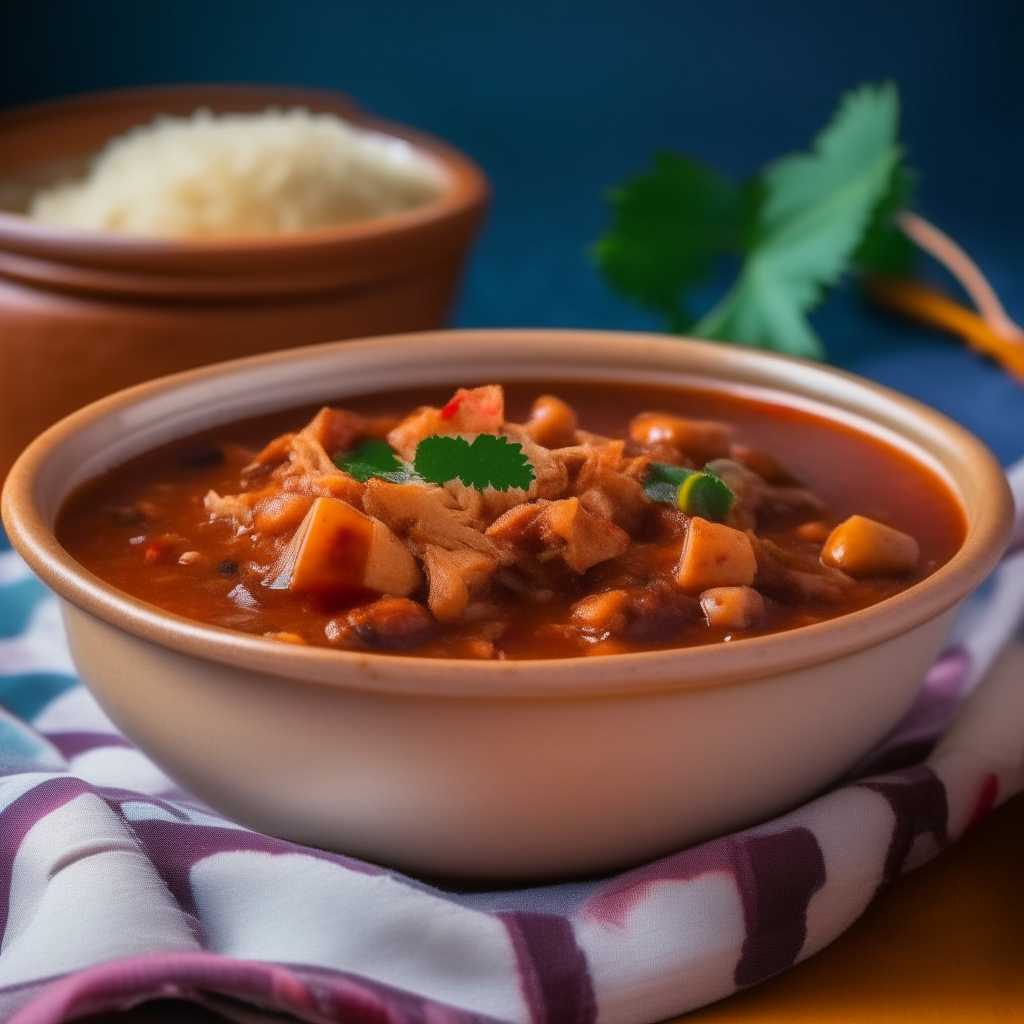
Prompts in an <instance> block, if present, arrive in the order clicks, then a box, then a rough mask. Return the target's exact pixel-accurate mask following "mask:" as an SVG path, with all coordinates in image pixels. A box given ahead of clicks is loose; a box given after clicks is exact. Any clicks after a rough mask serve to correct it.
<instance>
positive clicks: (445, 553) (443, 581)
mask: <svg viewBox="0 0 1024 1024" xmlns="http://www.w3.org/2000/svg"><path fill="white" fill-rule="evenodd" d="M423 564H424V565H425V567H426V570H427V580H428V582H429V585H430V593H429V596H428V597H427V605H428V606H429V608H430V610H431V611H432V612H433V613H434V618H435V619H437V621H438V622H455V621H457V620H458V619H460V618H462V617H463V615H464V613H465V612H466V609H467V608H468V607H469V605H470V602H471V601H472V600H473V599H474V598H476V597H478V596H480V594H481V593H482V592H483V591H484V590H485V589H486V586H487V583H488V581H489V579H490V576H491V573H493V572H494V570H495V569H496V568H497V567H498V562H497V559H494V558H491V557H490V556H488V555H485V554H483V552H481V551H474V550H472V549H465V548H464V549H462V550H461V551H449V550H448V549H446V548H442V547H438V546H437V545H436V544H428V545H427V549H426V551H425V553H424V556H423Z"/></svg>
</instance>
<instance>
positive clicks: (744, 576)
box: [675, 516, 757, 593]
mask: <svg viewBox="0 0 1024 1024" xmlns="http://www.w3.org/2000/svg"><path fill="white" fill-rule="evenodd" d="M756 572H757V559H756V558H755V556H754V548H753V546H752V545H751V543H750V538H749V537H748V536H747V535H746V534H745V533H743V532H742V531H741V530H734V529H732V527H730V526H725V525H723V524H722V523H712V522H710V521H709V520H707V519H701V518H700V516H694V517H693V518H692V519H691V520H690V525H689V528H688V529H687V531H686V539H685V540H684V542H683V554H682V557H681V558H680V560H679V566H678V568H677V569H676V574H675V580H676V584H677V585H678V586H679V587H681V588H682V589H683V590H687V591H692V592H696V593H699V592H700V591H703V590H710V589H712V588H714V587H733V586H739V587H742V586H750V584H752V583H753V582H754V575H755V574H756Z"/></svg>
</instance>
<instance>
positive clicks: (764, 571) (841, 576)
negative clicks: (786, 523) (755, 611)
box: [751, 536, 855, 604]
mask: <svg viewBox="0 0 1024 1024" xmlns="http://www.w3.org/2000/svg"><path fill="white" fill-rule="evenodd" d="M751 543H752V545H753V548H754V554H755V556H756V558H757V576H756V577H755V578H754V585H755V586H756V587H757V589H758V590H759V591H760V592H761V593H762V594H765V595H767V596H768V597H772V598H774V599H775V600H777V601H780V602H782V603H788V604H793V603H799V602H801V601H814V602H818V603H825V604H832V603H834V602H836V601H838V600H839V599H840V598H841V597H842V595H843V593H844V591H847V590H849V588H850V587H852V586H854V585H855V584H854V582H853V580H852V579H851V578H850V577H849V576H847V575H846V573H844V572H840V571H839V570H838V569H833V568H830V567H829V566H826V565H823V564H822V562H821V561H820V560H819V559H818V558H814V557H810V556H808V555H805V554H802V553H800V552H797V551H790V550H787V549H786V548H783V547H780V546H779V545H778V544H776V543H775V542H774V541H771V540H769V539H768V538H766V537H753V536H752V537H751Z"/></svg>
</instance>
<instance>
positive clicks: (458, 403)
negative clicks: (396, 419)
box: [387, 384, 505, 462]
mask: <svg viewBox="0 0 1024 1024" xmlns="http://www.w3.org/2000/svg"><path fill="white" fill-rule="evenodd" d="M504 422H505V389H504V388H502V387H501V386H500V385H498V384H487V385H484V386H483V387H479V388H473V389H471V390H467V389H466V388H459V390H458V391H456V392H455V395H454V396H453V397H452V400H451V401H450V402H449V403H448V404H447V405H446V406H444V408H442V409H437V408H435V407H434V406H431V405H422V406H420V407H419V408H418V409H417V410H416V411H415V412H413V413H412V414H411V415H409V416H406V417H405V419H404V420H402V421H401V423H399V424H398V426H397V427H395V428H394V429H393V430H391V431H390V432H389V433H388V438H387V440H388V444H389V445H391V447H392V448H394V449H395V451H396V452H398V454H399V455H401V456H402V458H403V459H405V461H406V462H412V460H413V457H414V456H415V454H416V446H417V445H418V444H419V443H420V441H422V440H423V439H424V438H426V437H430V436H431V435H433V434H442V435H449V434H461V435H473V434H499V433H501V427H502V424H503V423H504Z"/></svg>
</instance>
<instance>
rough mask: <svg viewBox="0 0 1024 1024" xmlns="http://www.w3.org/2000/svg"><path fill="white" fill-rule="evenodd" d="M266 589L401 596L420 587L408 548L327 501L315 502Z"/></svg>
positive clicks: (369, 521) (348, 508)
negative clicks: (363, 592)
mask: <svg viewBox="0 0 1024 1024" xmlns="http://www.w3.org/2000/svg"><path fill="white" fill-rule="evenodd" d="M271 577H272V579H271V580H270V581H269V583H268V585H269V586H271V587H275V588H282V589H283V588H287V589H288V590H293V591H296V592H301V593H317V594H324V595H343V594H347V593H359V592H362V591H366V590H372V591H376V592H377V593H379V594H392V595H394V596H396V597H407V596H408V595H409V594H411V593H412V592H413V591H414V590H415V589H416V587H417V586H418V585H419V582H420V570H419V567H418V566H417V564H416V560H415V558H413V556H412V554H411V553H410V552H409V550H408V548H406V547H405V545H404V544H403V543H402V542H401V541H400V540H399V539H398V538H397V537H396V536H395V535H394V534H393V533H392V532H391V531H390V530H389V529H388V528H387V527H386V526H385V525H384V524H383V523H382V522H380V521H379V520H377V519H371V518H370V517H369V516H365V515H363V514H362V512H358V511H357V510H356V509H354V508H352V506H351V505H345V504H343V503H342V502H340V501H334V500H333V499H332V498H317V499H316V501H314V502H313V505H312V506H311V507H310V510H309V512H307V513H306V518H305V519H304V520H303V521H302V524H301V525H300V526H299V529H298V530H297V531H296V534H295V536H294V537H293V538H292V541H291V543H290V544H289V546H288V548H287V549H286V550H285V553H284V555H282V557H281V559H280V561H279V562H278V565H277V566H276V567H275V569H274V570H273V571H272V572H271Z"/></svg>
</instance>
